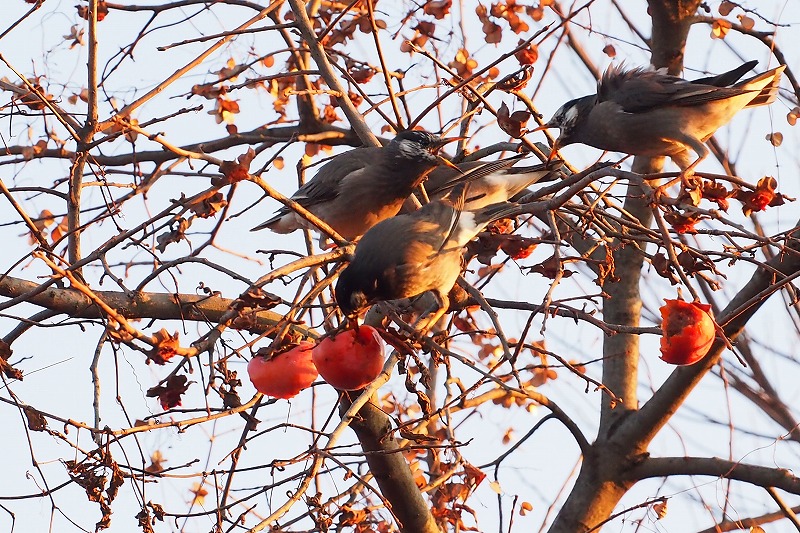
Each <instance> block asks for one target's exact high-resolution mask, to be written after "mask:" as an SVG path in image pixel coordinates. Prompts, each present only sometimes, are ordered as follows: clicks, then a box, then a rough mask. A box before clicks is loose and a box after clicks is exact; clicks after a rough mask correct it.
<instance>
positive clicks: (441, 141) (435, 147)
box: [430, 137, 466, 153]
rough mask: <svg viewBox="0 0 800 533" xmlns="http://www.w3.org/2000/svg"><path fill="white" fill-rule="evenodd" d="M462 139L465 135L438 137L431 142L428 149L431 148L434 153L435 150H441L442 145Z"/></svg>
mask: <svg viewBox="0 0 800 533" xmlns="http://www.w3.org/2000/svg"><path fill="white" fill-rule="evenodd" d="M464 139H466V137H447V138H444V139H439V140H438V141H436V142H435V143H432V144H431V147H430V150H431V152H434V153H435V152H438V151H439V150H441V149H442V147H443V146H444V145H446V144H450V143H452V142H456V141H463V140H464Z"/></svg>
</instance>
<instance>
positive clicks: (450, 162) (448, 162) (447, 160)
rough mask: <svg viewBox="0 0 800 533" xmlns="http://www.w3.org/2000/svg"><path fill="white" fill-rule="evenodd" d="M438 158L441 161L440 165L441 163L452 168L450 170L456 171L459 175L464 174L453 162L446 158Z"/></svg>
mask: <svg viewBox="0 0 800 533" xmlns="http://www.w3.org/2000/svg"><path fill="white" fill-rule="evenodd" d="M436 157H437V158H438V159H439V163H441V164H442V165H444V166H446V167H450V168H452V169H454V170H457V171H458V173H459V174H463V172H462V171H461V169H460V168H458V166H457V165H455V164H454V163H453V162H452V161H450V160H449V159H447V158H446V157H442V156H436Z"/></svg>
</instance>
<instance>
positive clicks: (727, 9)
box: [718, 0, 736, 17]
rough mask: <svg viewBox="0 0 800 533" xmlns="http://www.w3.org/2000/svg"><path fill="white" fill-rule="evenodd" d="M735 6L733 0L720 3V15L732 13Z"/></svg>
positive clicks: (725, 15)
mask: <svg viewBox="0 0 800 533" xmlns="http://www.w3.org/2000/svg"><path fill="white" fill-rule="evenodd" d="M735 7H736V4H734V3H733V2H729V1H728V0H725V1H724V2H722V3H721V4H720V5H719V8H718V11H719V14H720V15H722V16H723V17H727V16H728V15H730V13H731V11H733V8H735Z"/></svg>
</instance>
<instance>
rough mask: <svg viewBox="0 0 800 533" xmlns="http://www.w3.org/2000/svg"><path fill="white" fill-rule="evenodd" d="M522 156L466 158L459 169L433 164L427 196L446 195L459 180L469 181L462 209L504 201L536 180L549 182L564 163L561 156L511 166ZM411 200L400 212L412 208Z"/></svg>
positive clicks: (462, 181)
mask: <svg viewBox="0 0 800 533" xmlns="http://www.w3.org/2000/svg"><path fill="white" fill-rule="evenodd" d="M524 158H525V155H516V156H513V157H508V158H506V159H500V160H498V161H491V162H488V163H487V162H485V161H465V162H463V163H458V164H456V166H457V167H458V169H457V170H456V169H453V168H450V167H446V166H439V167H436V168H435V169H434V170H433V172H431V173H430V174H429V175H428V179H427V180H425V183H424V187H425V192H426V193H427V195H428V198H429V199H431V200H435V199H439V198H442V197H444V196H445V195H447V194H448V193H449V192H450V191H451V190H452V189H453V188H454V187H455V186H457V185H458V184H459V183H469V188H468V193H467V197H466V198H465V200H464V210H465V211H473V210H475V209H478V208H481V207H484V206H487V205H490V204H496V203H498V202H505V201H506V200H510V199H512V198H514V197H515V196H517V195H518V194H519V193H521V192H522V191H524V190H525V189H527V188H528V187H530V186H531V185H533V184H534V183H537V182H539V181H549V180H551V179H553V177H554V176H555V175H556V174H557V173H558V169H559V168H561V167H562V166H563V164H564V162H563V161H561V160H560V159H553V160H551V161H549V162H547V163H543V164H538V165H529V166H512V165H514V164H515V163H517V162H519V161H521V160H522V159H524ZM414 209H415V206H414V205H413V202H411V201H410V200H409V201H407V202H406V204H405V205H404V206H403V211H405V212H409V211H413V210H414Z"/></svg>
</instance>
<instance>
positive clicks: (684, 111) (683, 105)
mask: <svg viewBox="0 0 800 533" xmlns="http://www.w3.org/2000/svg"><path fill="white" fill-rule="evenodd" d="M757 64H758V62H757V61H750V62H748V63H745V64H744V65H742V66H740V67H738V68H736V69H734V70H731V71H729V72H725V73H723V74H719V75H717V76H711V77H706V78H701V79H698V80H694V81H687V80H684V79H682V78H678V77H676V76H669V75H667V74H663V73H661V72H657V71H652V70H646V69H643V68H635V69H632V70H627V71H625V70H623V67H622V66H621V65H620V66H617V67H613V66H612V67H609V68H608V70H606V72H605V74H603V77H602V79H601V80H600V82H599V83H598V84H597V94H593V95H589V96H584V97H582V98H576V99H575V100H570V101H569V102H567V103H566V104H564V105H563V106H561V108H560V109H559V110H558V111H556V114H555V115H554V116H553V118H552V119H550V121H549V122H547V123H546V124H544V125H543V126H540V127H539V128H537V129H539V130H541V129H547V128H559V129H560V130H561V131H560V134H559V136H558V139H556V142H555V145H554V146H553V153H555V152H556V151H557V150H558V149H559V148H561V147H563V146H567V145H569V144H573V143H583V144H588V145H589V146H594V147H595V148H600V149H602V150H609V151H615V152H622V153H626V154H631V155H641V156H649V157H659V156H669V157H670V158H671V159H672V161H673V162H674V163H675V164H676V165H678V166H679V167H680V169H681V171H682V173H683V174H684V175H689V174H691V172H692V171H693V169H694V167H695V166H697V164H698V163H699V162H700V161H702V160H703V159H704V158H705V157H706V156H707V155H708V149H707V148H706V147H705V145H704V142H705V141H706V140H708V138H709V137H711V136H712V135H713V134H714V132H715V131H717V129H718V128H720V127H721V126H723V125H725V124H727V123H728V122H729V121H730V120H731V119H732V118H733V116H734V115H735V114H736V113H738V112H739V111H741V110H742V109H744V108H745V107H755V106H760V105H769V104H771V103H772V102H773V101H774V100H775V98H776V97H777V94H778V84H779V82H780V77H781V73H782V72H783V69H784V65H781V66H779V67H776V68H774V69H772V70H768V71H767V72H764V73H763V74H759V75H757V76H754V77H752V78H748V79H746V80H744V81H739V82H738V83H737V81H738V80H739V78H741V77H742V76H743V75H744V74H745V73H746V72H747V71H749V70H750V69H752V68H753V67H755V66H756V65H757ZM690 150H691V151H693V152H694V153H695V154H696V155H697V157H696V158H695V159H693V158H692V157H691V155H690V153H689V151H690Z"/></svg>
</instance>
